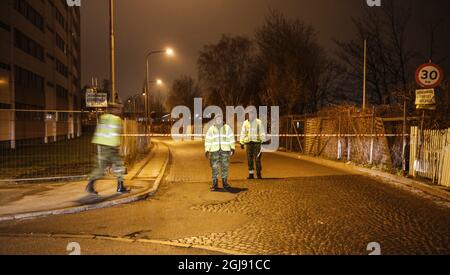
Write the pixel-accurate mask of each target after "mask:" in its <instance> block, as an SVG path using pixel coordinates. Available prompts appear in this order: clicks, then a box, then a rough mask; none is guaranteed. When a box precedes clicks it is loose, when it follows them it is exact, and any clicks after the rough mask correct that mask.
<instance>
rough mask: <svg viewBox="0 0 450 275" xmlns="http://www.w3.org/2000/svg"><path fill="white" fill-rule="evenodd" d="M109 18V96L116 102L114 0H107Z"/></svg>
mask: <svg viewBox="0 0 450 275" xmlns="http://www.w3.org/2000/svg"><path fill="white" fill-rule="evenodd" d="M109 19H110V22H109V23H110V25H109V29H110V53H111V57H110V58H111V60H110V62H111V97H112V100H111V102H112V103H115V102H116V88H115V85H116V75H115V53H114V48H115V45H114V0H109Z"/></svg>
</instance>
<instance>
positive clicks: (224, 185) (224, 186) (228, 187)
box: [222, 179, 231, 191]
mask: <svg viewBox="0 0 450 275" xmlns="http://www.w3.org/2000/svg"><path fill="white" fill-rule="evenodd" d="M222 184H223V189H225V190H227V191H230V189H231V186H230V184H228V179H222Z"/></svg>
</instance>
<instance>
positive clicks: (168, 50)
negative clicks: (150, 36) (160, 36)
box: [166, 48, 175, 56]
mask: <svg viewBox="0 0 450 275" xmlns="http://www.w3.org/2000/svg"><path fill="white" fill-rule="evenodd" d="M166 54H167V55H168V56H174V55H175V52H174V51H173V49H172V48H167V49H166Z"/></svg>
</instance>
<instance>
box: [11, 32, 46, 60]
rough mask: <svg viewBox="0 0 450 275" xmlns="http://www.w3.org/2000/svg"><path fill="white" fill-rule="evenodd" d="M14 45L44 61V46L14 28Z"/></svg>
mask: <svg viewBox="0 0 450 275" xmlns="http://www.w3.org/2000/svg"><path fill="white" fill-rule="evenodd" d="M14 46H16V48H18V49H21V50H22V51H24V52H26V53H27V54H29V55H31V56H33V57H35V58H36V59H39V60H40V61H42V62H44V48H43V47H42V46H41V45H39V44H38V43H37V42H35V41H34V40H32V39H30V38H29V37H28V36H26V35H25V34H23V33H22V32H21V31H19V30H17V29H14Z"/></svg>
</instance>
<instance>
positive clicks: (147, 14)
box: [81, 0, 450, 99]
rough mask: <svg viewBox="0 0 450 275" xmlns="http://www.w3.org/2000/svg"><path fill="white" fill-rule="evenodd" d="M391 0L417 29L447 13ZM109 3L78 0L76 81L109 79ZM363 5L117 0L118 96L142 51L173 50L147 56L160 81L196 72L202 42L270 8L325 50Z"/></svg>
mask: <svg viewBox="0 0 450 275" xmlns="http://www.w3.org/2000/svg"><path fill="white" fill-rule="evenodd" d="M383 1H387V0H383ZM398 1H406V2H412V3H414V11H415V19H414V20H415V21H416V23H417V26H418V31H419V29H421V28H419V26H420V24H421V23H419V21H420V22H423V21H426V20H425V19H424V18H429V17H431V18H432V17H433V16H437V14H441V15H447V16H448V13H449V9H448V8H449V5H448V4H449V2H450V1H448V0H428V1H427V0H398ZM108 2H109V1H107V0H89V1H87V0H84V1H82V15H81V16H82V57H83V61H82V67H83V75H82V81H83V82H82V83H83V85H84V84H88V83H90V79H91V77H93V76H97V77H98V78H99V79H103V78H109V40H108V39H109V36H108V26H109V25H108V23H109V22H108V20H109V19H108ZM365 5H366V0H116V58H117V61H116V66H117V71H116V77H117V85H116V88H117V90H118V91H119V94H120V95H121V98H122V99H124V98H126V97H127V96H129V95H131V94H133V93H137V92H139V91H141V88H142V84H143V80H144V76H145V61H144V58H145V55H146V53H147V52H148V51H150V50H157V49H161V48H164V47H166V46H171V47H173V48H174V49H175V51H176V57H175V58H167V57H166V56H164V55H159V56H154V57H153V58H152V60H151V61H152V63H151V67H150V68H151V74H150V75H151V77H152V78H157V77H158V78H162V79H164V81H165V82H166V84H168V86H170V85H171V81H172V80H173V79H175V78H177V77H179V76H181V75H183V74H190V75H192V76H194V77H196V75H197V72H196V66H195V65H196V60H197V55H198V51H199V50H200V49H201V48H202V46H203V45H205V44H208V43H214V42H216V41H217V40H218V39H219V38H220V36H221V35H222V34H223V33H226V34H243V35H252V34H253V32H254V30H255V29H256V28H257V27H258V26H260V25H261V24H262V23H263V20H264V16H265V15H266V14H267V12H268V10H269V8H275V9H277V10H279V11H281V12H283V13H284V14H285V15H286V16H288V17H290V18H299V19H301V20H303V21H305V22H307V23H310V24H312V25H313V26H314V27H315V29H316V30H317V31H318V32H319V42H320V43H321V44H322V45H323V46H324V47H326V48H327V49H332V47H333V41H332V39H333V38H337V39H340V40H344V39H348V38H350V37H351V35H352V33H353V31H354V29H353V27H352V23H351V17H352V16H358V15H360V14H361V10H362V8H363V7H364V6H365ZM445 13H447V14H445ZM422 24H423V23H422ZM445 24H448V20H447V22H446V23H445ZM449 27H450V24H449ZM448 29H449V28H447V30H448ZM446 37H447V38H445V39H447V42H448V41H449V39H448V35H446ZM416 43H419V44H421V43H420V41H418V42H416ZM447 45H450V43H448V44H447ZM418 46H419V45H418ZM441 51H447V52H450V50H448V49H441Z"/></svg>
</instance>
